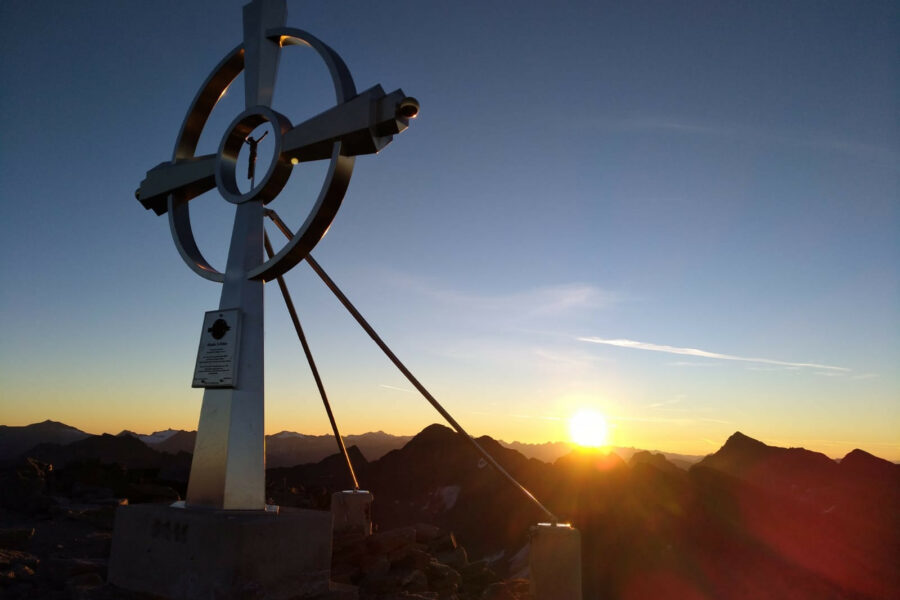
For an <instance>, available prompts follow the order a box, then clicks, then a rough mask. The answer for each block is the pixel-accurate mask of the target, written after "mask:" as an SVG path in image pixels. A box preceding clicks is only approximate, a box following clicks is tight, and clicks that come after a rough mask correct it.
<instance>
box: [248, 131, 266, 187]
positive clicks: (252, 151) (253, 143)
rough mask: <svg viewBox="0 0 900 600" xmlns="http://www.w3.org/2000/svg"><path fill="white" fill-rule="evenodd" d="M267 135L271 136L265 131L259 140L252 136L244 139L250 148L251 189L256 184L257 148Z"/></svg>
mask: <svg viewBox="0 0 900 600" xmlns="http://www.w3.org/2000/svg"><path fill="white" fill-rule="evenodd" d="M267 135H269V131H268V130H266V131H264V132H263V134H262V135H261V136H259V139H256V140H254V139H253V136H251V135H248V136H247V137H246V138H244V141H245V142H246V143H247V145H248V146H250V156H249V159H248V162H247V179H249V180H250V185H251V187H252V186H253V184H254V183H256V146H257V144H259V143H260V142H261V141H262V139H263V138H264V137H266V136H267Z"/></svg>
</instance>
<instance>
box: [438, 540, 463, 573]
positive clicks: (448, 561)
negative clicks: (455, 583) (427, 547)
mask: <svg viewBox="0 0 900 600" xmlns="http://www.w3.org/2000/svg"><path fill="white" fill-rule="evenodd" d="M435 558H437V560H438V562H442V563H444V564H445V565H450V566H451V567H453V568H454V569H456V570H457V571H459V570H461V569H464V568H465V567H466V565H468V564H469V556H468V554H466V549H465V548H463V547H462V546H457V547H456V548H454V549H453V550H451V551H449V552H441V553H440V554H437V555H436V557H435Z"/></svg>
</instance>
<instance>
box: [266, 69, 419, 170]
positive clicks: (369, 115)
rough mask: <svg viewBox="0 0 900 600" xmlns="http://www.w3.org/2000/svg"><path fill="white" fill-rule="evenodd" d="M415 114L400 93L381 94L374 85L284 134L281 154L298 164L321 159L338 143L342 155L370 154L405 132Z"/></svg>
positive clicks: (415, 105) (414, 106) (413, 103)
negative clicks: (339, 142) (340, 144)
mask: <svg viewBox="0 0 900 600" xmlns="http://www.w3.org/2000/svg"><path fill="white" fill-rule="evenodd" d="M417 112H418V103H417V102H416V101H415V100H414V99H412V98H408V97H407V96H406V95H405V94H404V93H403V90H396V91H394V92H391V93H390V94H385V93H384V90H383V89H382V87H381V86H380V85H376V86H374V87H372V88H369V89H368V90H366V91H364V92H361V93H360V94H359V95H357V96H356V97H354V98H352V99H350V100H348V101H347V102H344V103H343V104H338V105H337V106H335V107H334V108H331V109H328V110H326V111H325V112H322V113H319V114H318V115H316V116H315V117H312V118H311V119H308V120H306V121H304V122H303V123H300V124H299V125H297V126H295V127H294V128H293V129H291V130H290V131H288V132H287V133H285V134H284V150H283V153H284V154H285V155H286V156H287V157H288V158H291V159H297V160H299V161H300V162H306V161H311V160H324V159H327V158H330V157H331V150H332V147H333V146H334V143H335V142H337V141H341V142H343V145H342V147H341V154H343V155H345V156H357V155H359V154H374V153H375V152H378V151H379V150H381V149H382V148H384V147H385V146H387V145H388V144H389V143H390V142H391V140H392V139H393V135H394V134H396V133H400V132H401V131H403V130H404V129H406V128H407V127H408V126H409V119H410V118H412V117H415V115H416V113H417Z"/></svg>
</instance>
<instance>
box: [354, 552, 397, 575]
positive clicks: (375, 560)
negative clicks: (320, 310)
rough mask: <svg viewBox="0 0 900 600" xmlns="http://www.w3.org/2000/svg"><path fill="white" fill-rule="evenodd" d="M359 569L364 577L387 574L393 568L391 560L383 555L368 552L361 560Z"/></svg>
mask: <svg viewBox="0 0 900 600" xmlns="http://www.w3.org/2000/svg"><path fill="white" fill-rule="evenodd" d="M359 569H360V571H362V574H363V576H364V577H376V576H380V575H385V574H387V572H388V571H390V570H391V561H389V560H388V558H387V557H386V556H383V555H371V554H367V555H365V556H363V558H362V560H361V561H360V565H359Z"/></svg>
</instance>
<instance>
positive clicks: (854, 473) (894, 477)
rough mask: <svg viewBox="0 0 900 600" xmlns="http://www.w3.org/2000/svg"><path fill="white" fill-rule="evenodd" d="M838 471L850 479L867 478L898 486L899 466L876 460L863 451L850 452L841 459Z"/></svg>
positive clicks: (899, 477) (881, 459) (875, 457)
mask: <svg viewBox="0 0 900 600" xmlns="http://www.w3.org/2000/svg"><path fill="white" fill-rule="evenodd" d="M840 470H841V471H842V472H843V473H845V474H846V475H847V476H850V477H868V478H874V479H883V480H884V481H885V482H892V483H893V485H894V486H895V487H896V486H897V485H900V465H897V464H895V463H892V462H891V461H889V460H884V459H883V458H878V457H877V456H873V455H872V454H869V453H868V452H866V451H865V450H860V449H858V448H857V449H856V450H851V451H850V452H848V453H847V456H845V457H844V458H842V459H841V463H840Z"/></svg>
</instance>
